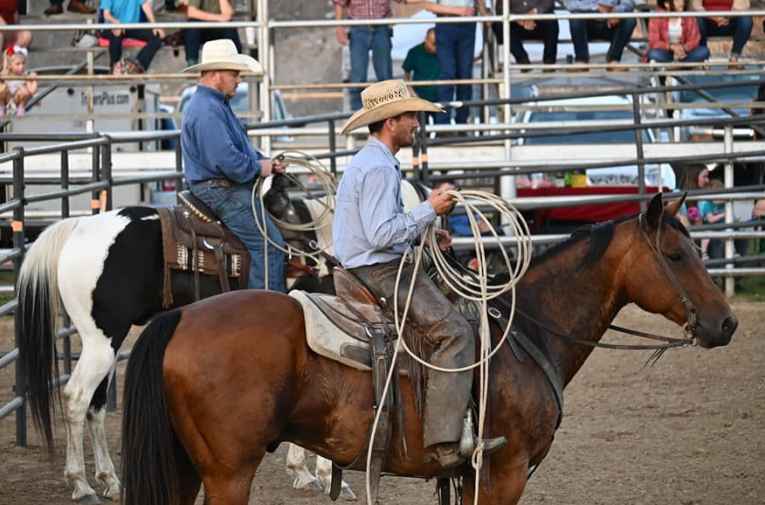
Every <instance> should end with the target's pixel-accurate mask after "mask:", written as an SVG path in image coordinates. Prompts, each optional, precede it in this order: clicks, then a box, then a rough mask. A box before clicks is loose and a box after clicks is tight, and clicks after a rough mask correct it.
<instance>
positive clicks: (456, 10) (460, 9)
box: [406, 0, 488, 124]
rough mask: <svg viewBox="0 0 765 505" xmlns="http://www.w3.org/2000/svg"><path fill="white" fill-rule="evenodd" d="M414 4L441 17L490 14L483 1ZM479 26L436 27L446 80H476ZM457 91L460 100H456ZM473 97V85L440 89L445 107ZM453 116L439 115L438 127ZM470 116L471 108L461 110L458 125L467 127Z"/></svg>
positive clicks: (415, 0) (444, 0)
mask: <svg viewBox="0 0 765 505" xmlns="http://www.w3.org/2000/svg"><path fill="white" fill-rule="evenodd" d="M406 2H407V3H410V4H421V5H422V7H423V8H424V9H426V10H428V11H430V12H432V13H433V14H435V15H436V16H438V17H463V16H473V15H475V13H476V12H478V13H479V14H481V15H486V14H488V12H487V10H486V6H485V5H484V3H483V0H436V1H435V2H421V1H418V0H406ZM475 30H476V24H475V23H438V24H436V41H437V44H436V56H438V64H439V66H440V67H441V77H440V79H442V80H445V81H446V80H454V79H472V78H473V52H474V51H475ZM455 89H456V97H455ZM472 97H473V85H472V84H459V85H457V86H454V85H441V86H439V87H438V101H439V102H441V104H445V103H447V102H451V101H452V100H455V99H456V100H458V101H462V102H466V101H469V100H470V99H471V98H472ZM450 112H451V111H449V110H448V109H447V111H446V112H443V113H440V114H436V123H439V124H447V123H449V121H450V117H449V116H450ZM469 116H470V108H469V107H459V108H458V109H457V110H456V113H455V118H454V119H455V121H456V122H457V123H467V120H468V117H469Z"/></svg>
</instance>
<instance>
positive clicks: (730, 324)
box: [722, 316, 738, 337]
mask: <svg viewBox="0 0 765 505" xmlns="http://www.w3.org/2000/svg"><path fill="white" fill-rule="evenodd" d="M737 327H738V319H736V316H730V317H727V318H725V321H723V324H722V331H723V334H724V335H725V336H727V337H730V336H731V335H733V332H735V331H736V328H737Z"/></svg>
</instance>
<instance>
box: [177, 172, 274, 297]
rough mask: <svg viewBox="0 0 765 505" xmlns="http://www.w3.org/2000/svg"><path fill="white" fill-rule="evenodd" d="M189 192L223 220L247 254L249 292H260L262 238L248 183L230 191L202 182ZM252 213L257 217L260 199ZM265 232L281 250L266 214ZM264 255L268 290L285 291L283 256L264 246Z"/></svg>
mask: <svg viewBox="0 0 765 505" xmlns="http://www.w3.org/2000/svg"><path fill="white" fill-rule="evenodd" d="M191 192H192V193H193V194H194V196H196V197H197V198H199V199H200V200H202V202H204V203H205V204H206V205H207V206H208V207H210V209H212V211H213V212H215V215H217V216H218V218H220V220H221V221H223V224H225V225H226V226H227V227H228V229H229V230H231V232H232V233H233V234H234V235H236V236H237V237H239V240H241V241H242V243H243V244H244V245H245V247H247V249H248V250H249V251H250V257H251V265H250V280H249V283H248V287H249V288H250V289H263V288H264V287H265V285H266V281H265V272H266V269H265V265H264V261H263V242H264V240H263V236H262V235H261V233H260V231H259V230H258V226H257V224H255V218H254V217H253V212H252V205H251V203H250V201H251V198H252V184H238V185H235V186H233V187H231V188H223V187H214V186H210V185H208V184H207V183H205V182H202V183H199V184H194V185H192V186H191ZM255 207H256V208H255V214H256V215H257V216H258V217H260V200H259V199H256V200H255ZM266 230H267V231H268V238H269V239H271V240H272V241H273V242H275V243H277V244H279V245H280V246H282V247H284V239H283V238H282V234H281V232H280V231H279V228H277V227H276V225H275V224H274V222H273V221H272V220H271V218H270V217H268V214H266ZM266 251H267V254H268V289H271V290H273V291H281V292H282V293H286V292H287V286H286V283H285V279H284V262H285V257H284V253H283V252H282V251H280V250H278V249H276V248H275V247H274V246H273V245H271V244H268V245H267V246H266Z"/></svg>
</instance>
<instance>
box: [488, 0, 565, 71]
mask: <svg viewBox="0 0 765 505" xmlns="http://www.w3.org/2000/svg"><path fill="white" fill-rule="evenodd" d="M495 9H496V13H497V14H498V15H501V14H502V0H497V2H495ZM553 10H554V5H553V1H552V0H510V12H512V13H513V14H552V12H553ZM492 30H493V31H494V35H495V36H496V38H497V42H498V43H499V44H502V43H503V41H504V34H503V32H502V23H493V24H492ZM524 40H541V41H543V42H544V53H543V55H542V62H543V63H545V64H554V63H555V61H556V60H557V59H558V21H557V20H554V19H553V20H545V21H531V20H529V21H514V22H513V23H511V24H510V52H511V53H512V54H513V57H514V58H515V62H516V63H519V64H521V65H525V64H527V63H531V61H530V60H529V54H528V53H527V52H526V50H525V49H524V48H523V41H524Z"/></svg>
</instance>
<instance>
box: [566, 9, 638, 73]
mask: <svg viewBox="0 0 765 505" xmlns="http://www.w3.org/2000/svg"><path fill="white" fill-rule="evenodd" d="M568 23H569V27H570V29H571V41H572V42H573V43H574V55H575V59H576V61H577V62H578V63H589V62H590V49H589V47H588V46H587V44H588V43H589V41H591V40H594V39H601V40H608V41H610V42H611V45H610V46H609V47H608V53H606V61H609V62H610V61H620V60H621V59H622V53H623V52H624V48H625V47H626V46H627V44H629V42H630V38H632V32H633V31H635V25H636V24H637V23H636V21H635V20H634V19H622V20H620V21H619V24H617V25H616V26H615V27H614V28H611V27H609V26H608V23H606V21H600V20H597V19H569V21H568Z"/></svg>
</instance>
